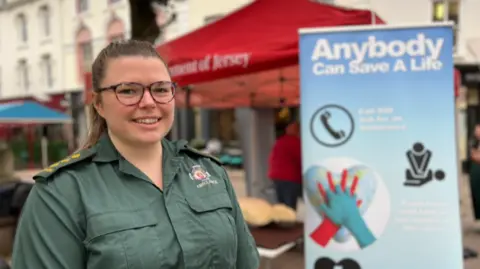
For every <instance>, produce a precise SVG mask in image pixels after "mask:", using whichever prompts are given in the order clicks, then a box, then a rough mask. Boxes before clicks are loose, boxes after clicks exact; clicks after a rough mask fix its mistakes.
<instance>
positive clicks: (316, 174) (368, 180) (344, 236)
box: [304, 165, 377, 243]
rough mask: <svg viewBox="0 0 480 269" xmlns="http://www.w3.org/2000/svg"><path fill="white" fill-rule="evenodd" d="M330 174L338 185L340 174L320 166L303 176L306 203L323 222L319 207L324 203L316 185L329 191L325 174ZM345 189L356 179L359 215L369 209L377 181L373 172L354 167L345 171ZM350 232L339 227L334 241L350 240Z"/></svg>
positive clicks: (312, 168)
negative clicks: (359, 202) (359, 201)
mask: <svg viewBox="0 0 480 269" xmlns="http://www.w3.org/2000/svg"><path fill="white" fill-rule="evenodd" d="M328 172H330V173H331V174H332V176H333V181H334V184H335V185H336V184H340V180H341V178H342V176H341V173H335V172H334V171H329V170H328V169H327V168H326V167H324V166H321V165H315V166H312V167H310V168H309V169H308V170H307V171H306V173H305V175H304V187H305V193H306V195H307V198H308V201H309V202H310V204H311V205H312V206H313V207H314V208H315V211H316V212H317V213H318V214H319V216H320V218H322V220H323V210H322V209H321V207H320V205H321V204H322V203H324V199H323V197H322V195H321V194H320V192H319V190H318V184H321V185H322V186H323V188H324V189H325V190H327V189H329V184H328V177H327V173H328ZM347 173H348V177H347V185H346V186H347V187H349V188H350V187H351V186H352V183H353V178H354V177H355V176H357V177H358V185H357V188H356V192H355V193H356V195H357V199H359V200H361V201H362V203H361V205H360V207H359V211H360V214H362V215H363V214H365V212H366V211H367V210H368V208H369V207H370V204H371V202H372V200H373V197H374V196H375V192H376V190H377V179H376V176H375V173H374V172H373V170H372V169H371V168H369V167H367V166H365V165H354V166H351V167H350V168H348V169H347ZM350 236H351V234H350V232H349V231H348V230H347V229H346V228H345V227H341V228H340V230H339V231H338V232H337V233H336V234H335V236H334V238H333V239H334V240H335V241H336V242H339V243H344V242H346V241H347V240H348V239H349V238H350Z"/></svg>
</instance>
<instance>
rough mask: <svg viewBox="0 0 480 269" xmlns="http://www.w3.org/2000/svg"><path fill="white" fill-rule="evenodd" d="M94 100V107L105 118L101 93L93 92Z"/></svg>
mask: <svg viewBox="0 0 480 269" xmlns="http://www.w3.org/2000/svg"><path fill="white" fill-rule="evenodd" d="M92 102H93V107H94V108H95V110H96V111H97V113H98V115H100V116H101V117H102V118H104V116H103V114H104V112H103V106H102V100H101V98H100V95H99V94H98V93H92Z"/></svg>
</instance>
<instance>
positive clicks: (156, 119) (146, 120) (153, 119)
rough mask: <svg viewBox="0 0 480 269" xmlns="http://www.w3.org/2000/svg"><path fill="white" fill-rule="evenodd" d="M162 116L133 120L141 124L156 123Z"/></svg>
mask: <svg viewBox="0 0 480 269" xmlns="http://www.w3.org/2000/svg"><path fill="white" fill-rule="evenodd" d="M160 119H161V118H143V119H134V120H133V122H135V123H139V124H147V125H148V124H155V123H157V122H159V121H160Z"/></svg>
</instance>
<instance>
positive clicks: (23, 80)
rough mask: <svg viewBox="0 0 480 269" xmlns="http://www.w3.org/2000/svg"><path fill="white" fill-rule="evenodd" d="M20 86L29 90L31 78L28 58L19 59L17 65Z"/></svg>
mask: <svg viewBox="0 0 480 269" xmlns="http://www.w3.org/2000/svg"><path fill="white" fill-rule="evenodd" d="M17 76H18V86H19V87H20V89H22V90H24V91H28V88H29V84H30V82H29V79H28V65H27V60H25V59H22V60H20V61H18V67H17Z"/></svg>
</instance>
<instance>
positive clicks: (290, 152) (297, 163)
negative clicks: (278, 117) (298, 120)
mask: <svg viewBox="0 0 480 269" xmlns="http://www.w3.org/2000/svg"><path fill="white" fill-rule="evenodd" d="M268 163H269V168H268V177H269V178H270V179H272V180H285V181H293V182H297V183H302V153H301V144H300V137H298V136H292V135H283V136H281V137H280V138H278V139H277V141H276V142H275V145H274V146H273V149H272V151H271V152H270V157H269V160H268Z"/></svg>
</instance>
